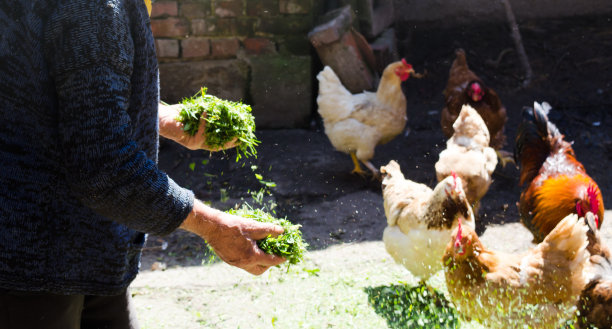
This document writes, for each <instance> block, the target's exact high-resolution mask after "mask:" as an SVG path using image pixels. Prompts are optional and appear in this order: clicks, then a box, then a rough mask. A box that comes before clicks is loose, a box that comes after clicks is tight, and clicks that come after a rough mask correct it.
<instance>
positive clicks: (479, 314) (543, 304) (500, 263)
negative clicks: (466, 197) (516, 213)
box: [443, 214, 589, 329]
mask: <svg viewBox="0 0 612 329" xmlns="http://www.w3.org/2000/svg"><path fill="white" fill-rule="evenodd" d="M586 232H587V226H586V224H585V223H584V221H583V220H581V219H579V218H578V216H577V215H575V214H572V215H568V216H567V217H565V218H564V219H563V220H562V221H561V222H560V223H559V225H557V227H555V229H554V230H553V231H552V232H551V233H550V234H549V235H548V236H547V237H546V239H544V241H543V242H542V243H540V244H539V245H537V246H536V247H535V248H533V249H532V250H530V251H528V252H526V253H525V254H523V255H514V254H502V253H499V252H496V251H492V250H489V249H487V248H486V247H485V246H484V245H483V244H482V242H481V241H480V240H479V238H478V236H477V235H476V232H474V230H473V229H472V228H471V227H469V226H465V225H462V224H461V221H460V222H459V225H457V228H456V230H455V231H454V232H453V234H452V237H451V240H450V242H449V243H448V245H447V247H446V251H445V253H444V256H443V262H444V264H445V279H446V285H447V287H448V291H449V293H450V296H451V299H452V300H453V302H454V304H455V305H456V306H457V308H458V310H459V311H460V312H461V313H463V314H465V315H466V316H467V317H470V318H472V319H474V320H477V321H479V322H481V323H483V324H485V325H486V326H487V328H516V327H518V326H517V325H518V324H520V325H521V327H522V326H523V325H524V324H526V325H529V327H530V328H555V329H556V328H559V323H560V321H563V320H564V319H567V318H569V317H571V315H572V313H571V311H572V308H573V306H574V305H575V303H576V302H577V300H578V296H579V295H580V291H581V290H582V288H583V287H584V285H585V282H586V278H585V274H584V272H583V271H584V269H585V268H586V267H587V266H588V262H589V252H588V251H587V235H586Z"/></svg>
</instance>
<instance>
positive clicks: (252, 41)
mask: <svg viewBox="0 0 612 329" xmlns="http://www.w3.org/2000/svg"><path fill="white" fill-rule="evenodd" d="M244 48H245V50H246V52H247V53H248V54H252V55H261V54H273V53H276V45H275V44H274V41H272V40H270V39H266V38H247V39H244Z"/></svg>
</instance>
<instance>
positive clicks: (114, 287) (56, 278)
mask: <svg viewBox="0 0 612 329" xmlns="http://www.w3.org/2000/svg"><path fill="white" fill-rule="evenodd" d="M0 32H1V33H0V117H1V118H2V120H1V121H0V122H1V123H0V186H1V187H0V328H20V329H21V328H135V327H137V324H136V323H135V321H133V314H131V313H130V311H129V293H128V292H127V291H128V290H127V288H128V286H129V284H130V282H132V280H133V279H134V278H135V276H136V275H137V272H138V266H139V261H140V252H141V249H142V246H143V244H144V242H145V233H151V234H157V235H165V234H168V233H170V232H172V231H174V230H175V229H177V228H179V227H180V228H182V229H185V230H188V231H191V232H194V233H196V234H198V235H200V236H201V237H202V238H203V239H205V240H206V241H207V242H208V243H209V244H210V245H211V246H212V247H213V249H214V250H215V252H216V253H217V255H218V256H219V257H220V258H221V259H222V260H224V261H225V262H227V263H229V264H231V265H234V266H237V267H239V268H242V269H244V270H246V271H248V272H250V273H252V274H256V275H259V274H261V273H263V272H265V271H266V270H267V269H268V268H269V267H270V266H273V265H277V264H280V263H282V262H283V261H284V259H283V258H280V257H277V256H273V255H268V254H265V253H264V252H263V251H262V250H260V249H259V248H258V247H257V245H256V243H255V241H256V240H257V239H261V238H264V237H266V236H268V235H273V236H276V235H278V234H281V233H282V232H283V230H282V228H281V227H280V226H277V225H271V224H262V223H258V222H255V221H251V220H247V219H244V218H240V217H237V216H232V215H229V214H226V213H224V212H221V211H219V210H216V209H213V208H211V207H208V206H206V205H204V204H203V203H202V202H200V201H198V200H196V199H195V198H194V195H193V193H192V192H191V191H189V190H187V189H184V188H182V187H180V186H179V185H177V184H176V183H175V182H174V181H173V180H172V179H171V178H170V177H168V175H166V174H165V173H164V172H162V171H160V170H159V169H158V168H157V164H156V163H157V150H158V138H159V137H158V136H159V135H160V134H161V135H162V136H166V137H168V138H170V139H172V140H175V141H177V142H179V143H181V144H183V145H185V146H186V147H189V148H191V149H198V148H200V149H210V148H209V147H208V146H207V145H206V140H205V136H198V137H191V138H190V137H188V136H185V135H184V133H183V131H182V129H181V128H182V127H181V125H180V124H179V123H177V122H176V120H174V118H175V117H176V114H177V112H176V111H177V108H176V106H170V107H158V103H159V82H158V63H157V58H156V55H155V46H154V39H153V36H152V33H151V30H150V21H149V16H148V12H147V8H146V6H145V3H144V1H143V0H44V1H43V0H15V1H2V2H0ZM201 131H203V130H201ZM231 146H232V145H227V147H231Z"/></svg>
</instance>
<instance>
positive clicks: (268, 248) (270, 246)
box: [227, 205, 308, 265]
mask: <svg viewBox="0 0 612 329" xmlns="http://www.w3.org/2000/svg"><path fill="white" fill-rule="evenodd" d="M227 212H228V213H230V214H232V215H236V216H240V217H244V218H250V219H254V220H256V221H258V222H262V223H272V224H277V225H280V226H282V227H283V229H284V230H285V232H284V233H283V234H281V235H279V236H277V237H276V238H273V237H271V236H268V237H267V238H265V239H262V240H259V241H257V246H259V248H261V249H262V250H263V251H265V252H266V253H268V254H275V255H278V256H281V257H284V258H286V259H287V263H288V264H290V265H291V264H297V263H299V262H300V261H302V259H303V258H304V252H305V251H306V247H307V246H308V244H307V243H306V242H304V240H303V239H302V232H300V227H301V225H299V224H297V225H294V224H292V223H291V222H290V221H288V220H287V219H285V218H275V217H274V216H272V215H270V214H269V213H267V212H265V211H263V210H261V209H253V208H251V207H250V206H248V205H244V206H242V208H239V209H230V210H228V211H227Z"/></svg>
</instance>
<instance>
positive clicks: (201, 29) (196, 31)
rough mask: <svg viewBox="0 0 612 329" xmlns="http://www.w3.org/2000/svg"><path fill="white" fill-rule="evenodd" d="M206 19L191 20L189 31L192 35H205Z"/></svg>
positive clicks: (206, 31)
mask: <svg viewBox="0 0 612 329" xmlns="http://www.w3.org/2000/svg"><path fill="white" fill-rule="evenodd" d="M206 25H207V24H206V20H205V19H204V18H194V19H192V20H191V33H192V34H193V35H207V34H208V30H207V29H206Z"/></svg>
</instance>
